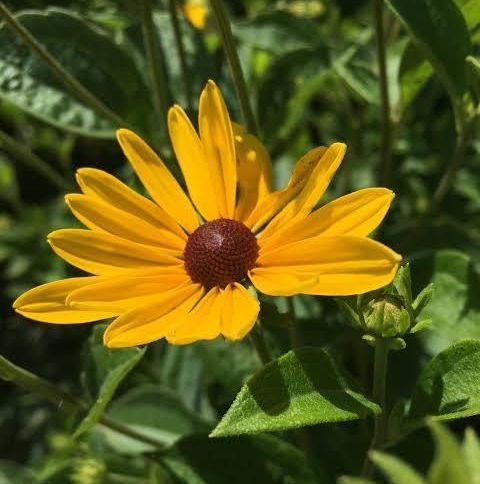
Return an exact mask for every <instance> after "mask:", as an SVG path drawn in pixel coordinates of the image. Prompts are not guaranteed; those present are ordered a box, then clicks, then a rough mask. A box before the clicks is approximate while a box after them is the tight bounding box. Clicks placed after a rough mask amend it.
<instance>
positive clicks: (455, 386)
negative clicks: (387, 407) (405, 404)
mask: <svg viewBox="0 0 480 484" xmlns="http://www.w3.org/2000/svg"><path fill="white" fill-rule="evenodd" d="M479 374H480V340H464V341H459V342H457V343H454V344H453V345H451V346H450V347H449V348H447V349H446V350H444V351H442V352H441V353H440V354H438V355H437V356H436V357H435V358H433V359H432V360H431V361H430V362H429V363H428V364H427V365H426V366H425V367H424V369H423V371H422V373H421V375H420V377H419V379H418V381H417V384H416V387H415V391H414V394H413V397H412V403H411V407H410V412H409V418H410V419H411V420H413V421H417V422H418V421H419V420H422V419H424V418H425V417H428V416H431V417H432V418H434V419H438V420H452V419H456V418H461V417H467V416H471V415H477V414H480V386H479V385H478V375H479Z"/></svg>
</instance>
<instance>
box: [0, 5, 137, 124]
mask: <svg viewBox="0 0 480 484" xmlns="http://www.w3.org/2000/svg"><path fill="white" fill-rule="evenodd" d="M0 17H2V18H3V19H4V20H5V22H6V23H7V24H8V25H9V26H10V27H11V28H12V29H13V30H14V31H15V32H16V33H17V34H18V35H19V36H20V37H21V38H22V39H23V40H24V41H25V43H26V44H27V45H28V46H29V47H30V48H31V49H32V50H33V51H34V52H35V53H36V54H38V55H39V56H40V57H41V58H42V59H43V60H44V61H45V62H46V63H47V64H48V66H49V67H50V69H51V70H52V72H53V73H54V74H55V75H56V76H57V78H58V79H60V81H62V82H63V83H64V84H65V85H66V86H67V87H68V88H69V89H70V91H71V92H72V93H73V94H74V95H75V96H77V98H78V99H80V100H81V101H83V102H84V103H85V104H87V105H89V106H90V107H91V108H93V109H94V110H95V111H97V112H98V113H99V114H100V115H102V116H103V117H104V118H106V119H108V120H110V121H111V122H112V123H113V124H114V125H116V126H119V127H120V126H124V127H125V126H127V127H128V123H126V122H125V121H124V120H123V119H122V118H121V117H120V116H118V115H117V114H115V113H114V112H113V111H112V110H111V109H110V108H108V107H107V106H106V105H105V104H104V103H103V102H102V101H100V100H99V99H97V98H96V97H95V96H94V95H93V94H92V93H91V92H90V91H89V90H88V89H87V88H86V87H84V86H83V85H82V84H81V83H80V82H78V81H77V80H76V79H75V78H74V77H73V76H72V75H71V74H69V73H68V72H67V71H66V70H65V68H64V67H63V66H62V65H61V64H60V63H59V62H58V61H57V60H56V59H55V58H54V57H53V56H52V55H51V54H50V53H49V52H48V51H47V49H45V47H44V46H43V45H41V44H40V43H39V42H38V41H37V40H36V39H35V37H33V35H32V34H31V33H30V32H29V31H28V30H27V29H26V28H25V27H23V25H21V24H20V23H19V22H18V21H17V20H16V19H15V17H14V16H13V15H12V13H11V12H10V11H9V10H8V9H7V7H6V6H5V4H4V3H2V2H0Z"/></svg>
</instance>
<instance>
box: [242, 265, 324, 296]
mask: <svg viewBox="0 0 480 484" xmlns="http://www.w3.org/2000/svg"><path fill="white" fill-rule="evenodd" d="M249 277H250V280H251V281H252V284H253V285H254V286H255V288H256V289H258V290H259V291H260V292H263V293H264V294H268V295H269V296H293V295H295V294H302V293H304V292H305V291H306V290H307V289H308V288H310V287H312V286H313V285H314V284H316V283H317V281H318V277H317V276H315V275H313V274H308V275H306V274H303V273H297V272H295V271H291V270H288V269H285V267H256V268H255V269H253V270H251V271H250V273H249Z"/></svg>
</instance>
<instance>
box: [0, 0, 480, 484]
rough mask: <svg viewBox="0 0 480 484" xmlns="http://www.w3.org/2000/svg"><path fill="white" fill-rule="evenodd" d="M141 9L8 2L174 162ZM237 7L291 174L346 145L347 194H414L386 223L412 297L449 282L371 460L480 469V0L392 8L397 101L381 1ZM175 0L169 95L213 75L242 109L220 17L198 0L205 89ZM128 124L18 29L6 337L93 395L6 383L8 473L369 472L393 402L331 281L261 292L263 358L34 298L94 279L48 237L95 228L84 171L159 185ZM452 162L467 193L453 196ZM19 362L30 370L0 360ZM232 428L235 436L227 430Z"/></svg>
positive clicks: (8, 97) (387, 474)
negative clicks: (202, 13)
mask: <svg viewBox="0 0 480 484" xmlns="http://www.w3.org/2000/svg"><path fill="white" fill-rule="evenodd" d="M141 3H142V2H133V1H131V2H129V1H124V2H115V1H114V0H70V1H63V2H55V1H53V0H52V1H48V2H47V1H45V0H11V1H9V2H6V4H7V6H8V7H9V8H10V9H11V10H12V11H13V12H14V13H16V14H18V17H17V18H18V20H19V21H20V22H21V23H22V24H23V25H24V26H25V27H27V28H28V29H29V30H30V32H31V33H32V34H33V35H34V36H35V37H36V39H37V40H38V41H39V42H41V44H42V45H44V46H45V47H46V48H47V49H48V50H49V52H50V53H51V54H53V55H54V56H55V57H56V58H57V59H58V61H59V62H60V63H61V64H62V65H63V66H64V67H65V69H66V70H67V71H68V72H69V73H70V74H72V75H74V76H75V77H76V78H77V79H78V80H79V81H80V82H81V83H82V84H83V85H84V86H85V87H87V88H88V89H89V90H90V91H91V92H92V93H93V94H94V95H95V96H96V97H97V98H98V99H100V100H101V101H102V102H103V103H104V104H105V106H106V107H107V108H108V109H109V110H111V111H112V112H114V113H115V114H116V116H118V117H120V118H121V120H122V123H124V125H130V126H133V127H134V128H135V129H136V130H137V131H139V132H140V133H142V134H143V135H144V136H145V137H146V138H147V139H148V140H149V141H150V142H152V143H153V144H154V145H155V146H156V147H157V149H159V150H160V151H161V152H162V154H163V156H164V158H165V161H167V162H168V163H170V164H171V166H173V163H174V160H173V158H172V153H171V150H170V146H169V144H168V139H167V137H166V130H165V125H164V123H163V121H162V120H161V119H159V118H158V116H157V115H156V113H155V110H154V109H152V91H151V89H150V88H149V85H150V83H151V79H150V78H149V75H148V66H147V64H146V57H145V49H144V45H143V42H142V13H141V7H140V4H141ZM225 3H226V6H227V7H228V10H229V13H230V16H231V19H232V29H233V33H234V36H235V39H236V41H237V47H238V52H239V55H240V59H241V63H242V67H243V69H244V73H245V75H246V79H247V84H248V88H249V93H250V96H251V101H252V103H253V107H254V112H255V115H256V118H257V122H258V125H259V130H260V137H261V139H262V140H263V141H264V142H265V144H266V146H267V147H268V149H269V152H270V154H271V156H272V159H273V161H274V169H275V179H276V183H277V184H278V185H279V186H281V185H282V184H283V183H284V182H285V180H286V179H287V177H288V175H289V172H290V169H291V167H292V164H293V163H294V162H295V160H296V159H298V158H299V157H300V156H301V155H302V154H304V153H305V152H306V151H307V150H309V149H310V148H312V147H315V146H317V145H320V144H328V143H331V142H333V141H344V142H346V143H347V145H348V153H347V157H346V160H345V161H344V163H343V166H342V168H341V170H340V172H339V173H338V175H337V177H336V178H335V180H334V182H333V183H332V185H331V187H330V189H329V192H328V194H327V200H328V199H330V198H334V197H336V196H338V195H342V194H345V193H347V192H350V191H353V190H356V189H358V188H363V187H368V186H375V185H378V184H381V185H384V186H388V187H390V188H392V189H393V190H394V191H395V192H396V195H397V197H396V199H395V201H394V204H393V206H392V209H391V211H390V213H389V215H388V217H387V219H386V221H385V223H384V224H383V226H382V228H381V232H379V233H377V234H376V238H377V239H380V240H382V241H384V242H385V243H387V244H388V245H389V246H390V247H392V248H393V249H394V250H396V251H397V252H399V253H402V254H403V255H404V256H405V258H406V259H408V260H409V261H410V263H411V274H412V280H413V294H414V295H417V294H418V293H419V292H420V290H421V289H422V288H424V287H425V286H426V285H427V284H428V283H429V282H433V283H434V287H435V290H434V293H433V297H432V301H431V302H430V304H429V305H428V306H427V307H426V308H425V309H424V310H423V312H422V314H421V315H422V318H429V319H431V322H432V323H431V326H430V327H429V328H428V329H425V330H424V331H421V332H419V333H416V334H412V335H407V336H406V337H405V341H406V343H407V346H406V349H404V350H403V351H394V352H392V355H391V359H390V367H389V373H388V380H387V392H388V393H387V394H388V405H389V409H390V410H391V413H390V415H389V432H390V434H389V436H388V442H387V443H388V447H387V448H385V449H383V450H382V452H375V453H374V454H372V460H373V462H374V464H375V466H376V468H377V469H378V470H379V471H381V472H379V473H378V475H376V478H377V479H378V480H379V481H380V480H381V479H386V481H387V482H391V483H393V484H402V483H409V484H410V483H417V482H418V483H421V482H428V483H434V484H440V483H453V482H455V483H459V484H462V483H472V484H473V483H477V482H479V481H478V479H479V477H478V476H479V475H480V470H479V469H478V462H480V447H479V444H478V441H477V438H476V437H475V433H474V430H472V429H468V430H467V431H466V433H465V437H463V434H464V429H465V428H466V427H473V429H475V427H476V426H478V417H475V416H476V415H478V414H480V384H479V383H478V382H479V375H480V356H479V355H480V303H479V301H480V299H479V292H478V291H479V270H480V229H479V227H480V175H479V173H480V171H479V170H480V138H479V136H478V134H479V130H478V128H479V123H478V118H476V119H475V115H476V114H477V113H478V110H479V107H478V102H479V97H480V63H479V57H480V8H478V4H477V0H436V1H435V2H431V1H426V0H389V1H387V2H386V4H385V5H384V8H385V17H384V33H385V38H384V40H383V42H382V45H384V46H385V49H386V58H387V65H386V72H387V82H388V91H389V104H390V109H389V112H388V113H387V118H385V115H384V116H383V117H382V106H383V107H384V106H385V97H384V96H385V93H384V92H383V91H382V89H381V84H380V83H379V68H378V63H377V51H376V45H377V43H376V34H375V22H374V15H373V10H374V2H371V1H370V0H322V1H321V0H310V1H309V0H305V1H299V0H277V1H275V2H272V1H266V0H243V1H233V0H232V1H229V2H225ZM154 7H155V9H154V22H155V29H156V33H157V35H158V38H159V41H160V45H161V49H162V51H163V54H164V55H163V61H162V62H163V64H162V66H161V67H162V70H164V71H165V73H166V74H165V79H164V81H165V82H164V84H163V86H162V87H163V92H164V96H165V100H166V101H167V102H168V104H171V103H173V102H176V103H179V104H181V105H183V106H186V107H187V110H188V112H189V114H192V115H193V114H194V112H195V110H196V108H197V106H196V104H195V102H196V101H193V100H196V99H197V97H198V94H199V92H200V90H201V88H202V86H203V85H204V83H205V82H206V81H207V79H209V78H212V79H215V80H216V82H217V83H218V84H219V85H220V86H221V88H222V91H223V92H224V94H225V95H226V98H227V103H228V105H229V108H230V112H231V113H232V118H233V119H235V120H238V121H241V113H240V110H239V106H238V104H237V102H236V98H235V94H234V92H235V91H234V86H233V84H232V80H231V77H230V74H229V71H228V66H227V63H226V60H225V56H224V53H223V51H222V48H221V42H220V39H219V37H218V34H217V30H216V26H215V22H214V19H213V18H212V15H211V14H210V15H209V16H208V18H207V24H206V27H205V29H201V30H199V29H196V28H195V27H194V26H192V25H191V24H190V23H189V22H188V21H187V20H186V19H185V18H184V17H183V16H182V15H180V17H179V21H180V29H181V34H182V38H183V42H184V47H185V51H186V63H187V69H188V73H189V75H188V81H189V82H188V84H187V85H186V84H185V82H184V78H183V76H182V64H181V60H180V58H179V55H178V45H177V43H176V41H175V32H174V29H173V27H172V23H171V18H170V14H169V2H167V1H160V0H159V1H156V2H154ZM179 12H180V11H179ZM466 59H468V60H466ZM386 120H387V123H386ZM115 127H116V125H115V123H114V122H113V121H112V119H109V118H108V117H105V116H102V115H99V113H98V110H95V109H93V108H92V107H91V106H90V105H88V104H87V103H85V102H84V101H83V100H82V99H79V98H78V96H75V95H72V93H71V92H70V91H69V90H68V89H66V87H65V85H64V84H62V83H61V82H59V80H58V79H57V78H56V77H55V76H54V75H52V72H51V70H50V69H49V68H48V66H46V64H45V63H44V62H43V61H42V60H41V59H40V58H39V57H38V56H37V55H36V54H34V53H32V51H31V50H30V49H29V48H28V47H27V46H26V45H25V43H23V41H22V40H21V39H20V38H19V37H18V36H16V35H15V34H14V33H13V31H11V30H9V29H8V28H7V27H6V26H2V27H0V264H1V269H2V270H1V274H0V277H1V279H2V284H1V288H0V290H1V292H2V294H1V298H0V304H1V308H2V318H1V319H0V334H1V338H0V354H1V355H3V356H4V357H6V358H7V359H8V360H11V361H13V362H14V363H15V364H16V365H18V366H20V367H22V368H25V369H27V370H29V371H32V372H33V373H35V374H37V375H39V376H41V377H43V378H45V379H47V380H49V381H52V382H55V384H56V385H58V386H59V387H61V388H62V389H64V390H65V391H67V392H68V393H69V394H70V395H72V396H74V398H75V400H74V401H71V402H69V401H68V399H66V400H65V403H64V405H62V406H59V405H58V404H52V403H49V402H48V401H47V400H46V399H45V398H44V396H42V395H41V394H37V393H34V392H31V391H25V390H24V389H22V388H19V387H18V386H15V385H13V384H12V383H10V382H8V381H5V382H0V395H1V397H0V435H1V436H2V438H1V439H0V458H1V460H0V483H2V484H3V483H4V482H5V483H7V484H9V483H15V484H16V483H23V482H30V483H31V482H36V483H37V482H38V483H48V484H54V483H68V482H73V483H82V484H83V483H85V484H90V483H92V484H93V483H97V482H98V483H104V482H105V483H110V482H112V483H117V482H118V483H122V482H125V483H146V482H151V483H169V484H170V483H182V484H210V483H213V484H217V483H218V484H220V483H227V482H228V483H232V484H237V483H238V484H240V483H256V482H258V483H261V484H268V483H283V484H287V483H314V482H322V483H323V482H325V483H330V482H336V481H337V479H339V478H341V476H347V475H350V476H357V475H359V473H360V469H361V467H362V461H363V459H364V456H365V454H366V452H367V450H368V445H369V441H370V437H371V420H372V419H371V417H372V416H374V415H376V414H378V413H379V411H380V409H379V407H378V405H377V404H376V403H374V402H373V401H372V398H371V396H369V395H370V386H371V383H370V381H371V368H372V351H371V349H370V348H369V346H368V345H366V344H365V342H364V341H362V340H361V333H360V331H359V330H358V329H356V328H354V327H352V326H351V324H350V323H349V321H348V319H347V318H346V317H345V315H344V314H343V313H342V312H340V310H339V309H338V307H337V305H336V304H335V302H334V301H332V300H331V299H327V298H320V297H303V296H298V297H295V298H293V299H292V300H289V301H286V300H285V299H283V298H277V299H267V300H265V301H263V302H264V304H263V309H262V311H263V312H262V321H263V326H264V330H265V332H266V336H267V340H268V343H269V345H270V347H271V348H272V349H273V352H274V354H275V356H276V357H280V358H279V359H278V360H277V361H276V362H275V363H274V364H272V365H270V366H268V367H266V368H262V365H261V362H260V360H259V359H258V357H257V355H256V354H255V353H254V352H253V350H252V349H251V347H250V346H249V342H248V341H244V342H240V343H229V342H226V341H223V340H216V341H212V342H205V343H197V344H194V345H190V346H188V347H173V346H168V345H167V344H166V343H164V342H159V343H156V344H153V345H150V346H149V347H148V348H145V349H142V350H140V349H130V350H121V351H108V350H106V349H105V348H103V346H102V345H101V334H102V332H103V326H102V325H96V326H95V327H92V326H89V325H86V326H81V327H67V328H63V327H59V326H57V327H55V328H53V327H49V326H47V325H41V324H38V323H35V322H32V321H27V320H25V319H23V318H20V317H18V316H16V315H15V314H14V313H13V311H12V309H11V302H12V300H13V299H14V298H15V297H16V296H18V295H19V294H20V293H21V292H22V291H24V290H26V289H28V288H30V287H33V286H34V285H37V284H40V283H43V282H47V281H51V280H54V279H57V278H62V277H65V276H67V275H74V270H72V269H71V268H67V267H66V266H65V265H63V263H62V262H61V261H60V260H59V259H58V258H56V257H54V256H53V253H52V252H51V251H50V250H49V247H48V244H47V243H46V240H45V239H46V235H47V234H48V233H49V232H50V231H52V230H54V229H56V228H60V227H67V226H73V225H74V224H75V222H74V221H73V219H72V217H71V215H70V214H69V213H68V212H67V209H66V205H65V204H64V201H63V195H64V194H65V193H66V192H69V191H74V190H75V188H74V172H75V170H76V169H77V168H78V167H82V166H93V167H99V168H102V169H104V170H106V171H109V172H112V173H114V174H116V175H118V176H119V177H121V178H122V179H123V180H125V181H127V182H129V183H130V184H131V185H133V186H137V188H138V185H136V184H137V182H136V180H135V179H134V176H133V173H132V171H131V169H130V168H129V167H128V166H127V165H126V163H125V162H124V159H123V157H122V155H121V152H120V149H119V147H118V146H117V144H116V142H115V141H114V130H115ZM385 129H387V132H386V131H385ZM389 159H390V163H389V164H388V163H387V166H385V160H389ZM457 162H458V170H457V169H456V163H457ZM452 166H453V168H452ZM450 173H451V177H450V178H448V177H449V174H450ZM445 174H447V175H445ZM445 176H447V181H448V182H449V186H448V188H449V189H448V191H446V192H445V194H444V196H443V195H442V197H441V198H440V197H439V196H438V189H437V188H436V187H437V186H438V184H439V182H440V180H441V179H442V177H445ZM450 182H452V183H450ZM293 316H295V325H294V324H293ZM292 343H293V346H294V347H295V348H294V349H293V350H292ZM299 347H301V348H299ZM281 355H283V356H281ZM253 374H254V376H253V378H252V379H251V380H249V378H250V377H251V376H252V375H253ZM0 376H2V377H3V378H4V379H6V380H11V379H13V380H17V382H19V381H20V382H21V381H22V380H21V378H20V377H19V375H18V369H15V368H12V367H8V365H7V363H4V362H1V361H0ZM25 378H26V380H24V383H23V386H26V387H27V388H29V385H30V384H29V380H28V377H25ZM247 381H248V383H246V382H247ZM234 400H235V402H234V404H233V405H232V402H233V401H234ZM227 411H228V413H227ZM225 414H227V415H226V416H225V417H224V418H223V420H222V421H221V424H220V425H218V426H217V424H218V422H219V421H220V419H221V418H222V417H223V416H224V415H225ZM432 418H433V420H437V421H451V422H453V423H451V424H449V425H450V429H451V430H450V431H449V430H447V429H446V428H445V427H443V426H441V424H439V423H433V424H431V429H430V430H428V429H426V428H425V424H426V421H427V420H429V419H430V420H431V419H432ZM460 418H461V419H460ZM109 419H110V420H113V421H114V422H120V423H121V425H122V426H123V431H122V432H119V431H118V429H116V430H115V429H114V428H112V425H110V424H109V422H110V420H109ZM339 422H340V423H339ZM314 424H319V425H314ZM312 425H314V426H312ZM306 426H308V427H306ZM125 427H126V432H125ZM300 427H304V428H303V429H302V430H298V429H299V428H300ZM214 428H215V431H214V435H216V436H217V438H209V437H208V435H209V433H210V432H211V431H212V430H213V429H214ZM128 431H133V435H128V433H129V432H128ZM269 431H275V432H273V433H265V432H269ZM135 432H138V433H140V434H141V436H143V437H144V438H143V440H142V439H139V438H138V435H136V434H135ZM130 434H132V432H130ZM239 434H241V435H239ZM455 434H456V435H455ZM432 435H433V438H432ZM221 436H223V437H221ZM225 436H228V437H225ZM231 436H236V437H231ZM462 440H463V443H459V442H461V441H462ZM424 476H425V477H424ZM341 482H344V483H354V482H357V483H361V482H363V483H365V482H373V481H366V480H358V478H354V477H343V478H341Z"/></svg>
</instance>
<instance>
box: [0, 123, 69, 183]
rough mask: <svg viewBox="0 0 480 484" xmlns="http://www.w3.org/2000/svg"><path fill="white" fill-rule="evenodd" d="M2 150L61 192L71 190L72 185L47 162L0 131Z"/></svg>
mask: <svg viewBox="0 0 480 484" xmlns="http://www.w3.org/2000/svg"><path fill="white" fill-rule="evenodd" d="M0 148H3V149H4V150H5V151H8V152H9V153H10V154H11V155H13V156H14V157H15V158H16V159H18V160H19V161H21V162H23V163H24V164H25V165H26V166H28V167H29V168H32V169H33V170H35V171H36V172H37V173H39V174H40V175H42V176H43V177H45V178H46V179H47V180H48V181H50V182H51V183H53V184H54V185H55V186H57V187H58V188H59V189H60V190H62V191H63V190H65V189H69V188H71V186H70V184H69V183H68V182H67V181H65V180H64V179H63V178H62V176H61V175H60V174H59V173H58V172H57V171H56V170H54V169H53V168H52V167H51V166H50V165H49V164H48V163H47V162H46V161H44V160H42V159H41V158H39V157H38V156H37V155H36V154H35V153H33V151H31V150H29V149H28V148H27V147H26V146H24V145H22V144H20V143H19V142H18V141H17V140H16V139H15V138H12V137H11V136H9V135H8V134H7V133H5V132H4V131H1V130H0Z"/></svg>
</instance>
